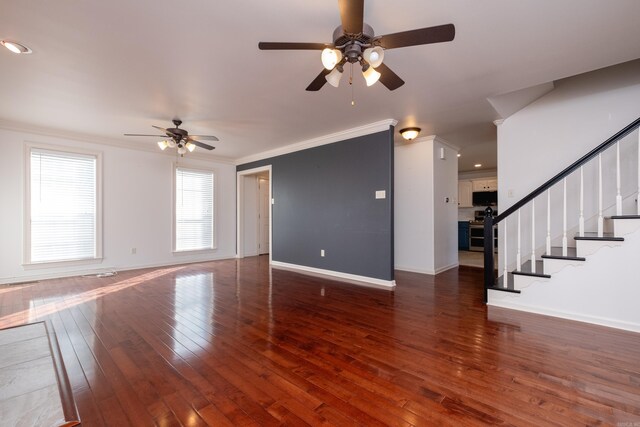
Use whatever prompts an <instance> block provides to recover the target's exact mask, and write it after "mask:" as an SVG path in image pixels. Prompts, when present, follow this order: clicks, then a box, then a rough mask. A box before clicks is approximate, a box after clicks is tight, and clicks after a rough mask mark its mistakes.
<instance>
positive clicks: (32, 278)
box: [0, 255, 236, 285]
mask: <svg viewBox="0 0 640 427" xmlns="http://www.w3.org/2000/svg"><path fill="white" fill-rule="evenodd" d="M235 257H236V256H235V255H220V256H216V257H212V258H208V259H202V260H197V261H172V262H161V263H153V264H143V265H134V266H127V267H104V266H101V267H99V268H90V269H83V270H72V271H56V272H49V273H44V274H30V275H28V276H19V277H5V278H1V279H0V285H17V284H21V283H30V282H37V281H40V280H50V279H64V278H66V277H77V276H87V275H93V274H99V273H105V272H109V271H129V270H142V269H145V268H158V267H169V266H174V265H188V264H197V263H200V262H209V261H220V260H224V259H234V258H235Z"/></svg>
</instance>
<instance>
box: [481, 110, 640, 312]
mask: <svg viewBox="0 0 640 427" xmlns="http://www.w3.org/2000/svg"><path fill="white" fill-rule="evenodd" d="M639 127H640V117H638V118H637V119H635V120H634V121H633V122H631V123H629V124H628V125H627V126H625V127H624V128H623V129H622V130H620V131H619V132H616V133H615V134H614V135H613V136H611V137H610V138H608V139H607V140H606V141H604V142H603V143H602V144H600V145H598V146H597V147H596V148H594V149H593V150H591V151H589V152H588V153H587V154H585V155H584V156H582V157H580V158H579V159H578V160H576V161H575V162H573V163H572V164H571V165H570V166H568V167H566V168H565V169H564V170H563V171H562V172H560V173H558V174H557V175H556V176H554V177H553V178H551V179H550V180H548V181H547V182H545V183H544V184H542V185H541V186H539V187H538V188H536V189H535V190H533V191H532V192H531V193H529V194H527V195H526V196H525V197H523V198H522V199H520V200H519V201H517V202H516V203H514V204H513V205H512V206H511V207H510V208H508V209H507V210H506V211H504V212H503V213H501V214H500V215H498V216H496V217H494V216H493V209H491V208H490V207H488V208H487V209H486V210H485V217H484V285H485V286H484V301H485V302H487V300H488V290H489V288H492V287H493V286H494V285H495V280H496V277H495V274H494V271H493V269H494V257H493V227H494V226H495V225H497V224H499V223H500V222H501V221H502V220H504V219H505V218H507V217H509V216H510V215H511V214H513V213H515V212H517V211H518V209H520V208H522V207H523V206H525V205H526V204H527V203H529V202H530V201H532V200H533V199H535V198H536V197H538V196H539V195H541V194H542V193H544V192H545V191H546V190H548V189H549V188H551V187H552V186H554V185H555V184H557V183H558V182H560V181H561V180H562V179H564V178H565V177H567V176H568V175H570V174H571V173H572V172H574V171H575V170H577V169H578V168H580V166H582V165H584V164H585V163H587V162H588V161H589V160H591V159H593V158H594V157H596V156H597V155H598V154H600V153H601V152H603V151H604V150H606V149H607V148H609V147H610V146H612V145H613V144H614V143H615V142H617V141H619V140H621V139H622V138H624V137H625V136H627V135H629V134H630V133H631V132H633V131H634V130H636V129H637V128H639ZM505 280H506V278H505Z"/></svg>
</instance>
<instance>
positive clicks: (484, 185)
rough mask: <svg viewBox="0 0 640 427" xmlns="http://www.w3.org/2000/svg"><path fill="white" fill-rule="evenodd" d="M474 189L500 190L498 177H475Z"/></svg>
mask: <svg viewBox="0 0 640 427" xmlns="http://www.w3.org/2000/svg"><path fill="white" fill-rule="evenodd" d="M471 182H472V183H473V185H472V186H473V191H498V178H487V179H474V180H473V181H471Z"/></svg>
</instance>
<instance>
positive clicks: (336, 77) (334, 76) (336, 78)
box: [325, 67, 342, 87]
mask: <svg viewBox="0 0 640 427" xmlns="http://www.w3.org/2000/svg"><path fill="white" fill-rule="evenodd" d="M340 78H342V71H340V69H339V68H338V67H335V68H334V69H333V70H332V71H331V72H330V73H329V74H327V75H326V76H325V79H327V82H329V84H330V85H331V86H333V87H338V86H339V85H340Z"/></svg>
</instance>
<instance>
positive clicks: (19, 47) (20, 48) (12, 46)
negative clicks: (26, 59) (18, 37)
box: [0, 40, 33, 55]
mask: <svg viewBox="0 0 640 427" xmlns="http://www.w3.org/2000/svg"><path fill="white" fill-rule="evenodd" d="M0 44H2V46H4V47H6V48H7V49H9V50H10V51H11V52H13V53H15V54H18V55H21V54H29V53H31V52H33V51H32V50H31V49H29V48H28V47H27V46H25V45H23V44H20V43H16V42H12V41H9V40H0Z"/></svg>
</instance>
